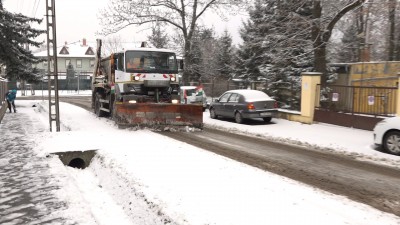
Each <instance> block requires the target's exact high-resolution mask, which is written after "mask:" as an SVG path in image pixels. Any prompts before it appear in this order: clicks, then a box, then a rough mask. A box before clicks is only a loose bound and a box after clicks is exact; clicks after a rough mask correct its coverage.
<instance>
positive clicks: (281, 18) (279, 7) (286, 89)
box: [263, 0, 313, 109]
mask: <svg viewBox="0 0 400 225" xmlns="http://www.w3.org/2000/svg"><path fill="white" fill-rule="evenodd" d="M263 7H265V8H268V9H269V10H268V11H267V12H268V14H266V15H265V17H264V23H263V29H264V30H266V35H265V36H264V41H263V44H264V45H263V52H264V54H263V60H264V62H263V63H264V66H263V68H264V71H265V72H266V76H265V78H266V80H267V83H268V85H267V88H266V92H267V93H268V94H269V95H271V96H272V97H273V98H274V99H275V100H277V101H278V102H279V103H280V104H281V107H286V108H291V109H298V108H299V107H300V95H299V92H300V87H301V84H300V80H301V79H300V74H301V72H305V71H311V70H312V69H313V68H312V65H313V54H312V53H313V52H312V41H311V35H310V32H309V24H310V23H309V21H310V17H311V9H310V6H309V5H308V4H303V3H299V1H295V0H289V1H266V2H265V4H264V5H263Z"/></svg>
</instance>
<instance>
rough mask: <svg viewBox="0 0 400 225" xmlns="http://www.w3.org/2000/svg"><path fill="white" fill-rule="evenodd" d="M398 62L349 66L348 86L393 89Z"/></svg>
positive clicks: (399, 69)
mask: <svg viewBox="0 0 400 225" xmlns="http://www.w3.org/2000/svg"><path fill="white" fill-rule="evenodd" d="M398 72H400V62H394V61H393V62H362V63H354V64H350V74H349V76H350V81H351V83H350V85H354V86H380V87H395V86H396V82H397V73H398Z"/></svg>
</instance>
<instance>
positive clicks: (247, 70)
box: [235, 0, 267, 82]
mask: <svg viewBox="0 0 400 225" xmlns="http://www.w3.org/2000/svg"><path fill="white" fill-rule="evenodd" d="M262 1H263V0H257V1H256V2H255V5H254V7H253V8H251V9H250V11H249V19H248V20H247V21H246V22H243V24H242V25H243V27H242V28H240V30H239V34H240V37H241V38H242V40H243V43H242V44H241V45H239V46H238V51H237V56H236V59H235V74H236V77H238V78H241V79H243V80H245V81H246V82H250V81H254V80H258V79H259V78H260V77H261V76H262V74H261V72H260V68H259V67H260V66H261V65H262V60H261V55H262V40H263V36H264V35H265V33H264V32H263V29H261V28H262V26H261V24H262V23H263V17H264V15H265V14H266V12H265V10H267V9H265V8H263V7H261V6H262Z"/></svg>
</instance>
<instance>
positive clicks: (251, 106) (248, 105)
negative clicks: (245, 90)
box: [247, 102, 256, 110]
mask: <svg viewBox="0 0 400 225" xmlns="http://www.w3.org/2000/svg"><path fill="white" fill-rule="evenodd" d="M247 109H249V110H252V109H256V107H254V104H253V103H252V102H250V103H248V104H247Z"/></svg>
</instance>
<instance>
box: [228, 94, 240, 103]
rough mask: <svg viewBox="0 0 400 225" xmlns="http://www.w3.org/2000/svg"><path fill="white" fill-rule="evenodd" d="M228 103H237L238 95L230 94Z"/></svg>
mask: <svg viewBox="0 0 400 225" xmlns="http://www.w3.org/2000/svg"><path fill="white" fill-rule="evenodd" d="M229 102H239V95H238V94H232V95H231V97H230V98H229Z"/></svg>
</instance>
